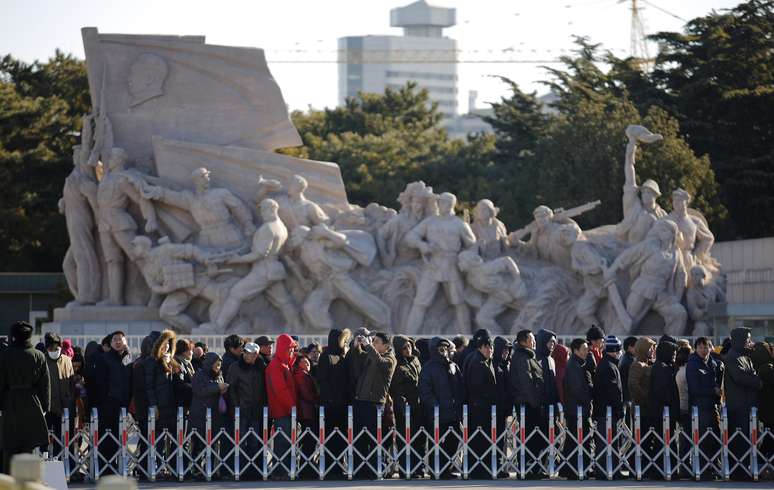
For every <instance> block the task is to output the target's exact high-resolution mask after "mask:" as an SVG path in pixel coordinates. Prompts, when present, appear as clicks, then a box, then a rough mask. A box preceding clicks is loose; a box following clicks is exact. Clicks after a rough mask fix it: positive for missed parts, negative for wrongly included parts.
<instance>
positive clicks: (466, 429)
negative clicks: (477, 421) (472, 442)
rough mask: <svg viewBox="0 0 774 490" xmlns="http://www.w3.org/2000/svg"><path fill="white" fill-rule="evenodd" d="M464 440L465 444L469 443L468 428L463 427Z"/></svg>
mask: <svg viewBox="0 0 774 490" xmlns="http://www.w3.org/2000/svg"><path fill="white" fill-rule="evenodd" d="M462 438H463V439H464V441H465V443H467V442H468V428H467V427H463V428H462Z"/></svg>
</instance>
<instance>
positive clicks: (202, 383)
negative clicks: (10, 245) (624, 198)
mask: <svg viewBox="0 0 774 490" xmlns="http://www.w3.org/2000/svg"><path fill="white" fill-rule="evenodd" d="M31 338H32V328H31V327H30V326H29V325H28V324H26V323H24V322H18V323H16V324H14V325H13V326H12V328H11V335H10V337H9V341H8V344H7V346H4V348H3V349H2V350H1V351H0V408H2V419H3V420H2V434H0V444H1V445H2V449H3V465H4V466H3V469H5V470H7V468H8V466H7V465H8V461H9V460H10V457H11V456H12V455H13V454H16V453H20V452H29V451H31V450H33V449H35V448H37V447H41V448H44V449H45V448H47V447H48V446H49V444H50V441H49V438H48V434H49V431H52V432H53V433H55V434H59V433H60V431H61V429H62V423H63V414H64V411H65V409H67V410H68V411H69V414H70V417H69V423H70V431H71V433H75V431H77V430H78V429H80V428H82V427H84V426H85V424H86V423H88V418H89V414H90V413H91V410H92V409H93V408H97V409H98V413H99V430H100V433H102V434H105V433H106V432H108V431H109V432H110V433H112V434H118V433H119V424H120V416H121V410H122V409H126V410H128V412H129V413H131V415H132V417H133V418H134V419H135V421H136V422H137V425H138V428H139V431H140V432H141V433H142V434H143V436H145V438H144V440H143V439H141V442H140V450H141V452H142V451H143V450H144V449H145V448H146V447H147V443H146V442H144V441H149V440H151V439H149V438H148V437H147V436H148V430H149V414H151V416H152V417H153V418H154V420H155V426H153V427H152V428H153V429H155V431H156V434H157V437H156V440H157V441H158V439H159V438H158V434H161V433H163V431H164V430H168V431H170V432H171V433H173V434H174V433H175V431H176V427H177V417H178V410H179V407H182V409H183V412H184V419H185V421H186V424H187V427H188V429H189V430H196V431H197V432H198V434H204V433H205V430H206V422H207V413H208V412H209V414H210V421H211V429H212V433H213V434H217V433H218V432H219V431H220V430H221V429H225V430H226V431H228V432H230V433H233V432H234V430H235V428H236V427H235V420H237V418H236V417H235V414H236V409H237V408H238V409H239V417H238V423H239V426H238V428H239V432H240V433H241V434H243V435H245V434H248V433H249V432H250V430H251V429H252V430H253V431H254V432H255V433H256V434H261V433H262V428H263V426H264V420H263V417H264V407H268V417H269V420H267V421H266V423H267V425H270V426H272V427H273V428H274V430H275V431H277V432H278V433H281V434H285V435H287V434H290V432H291V429H292V427H291V425H292V417H291V413H292V410H293V407H295V409H296V422H297V423H298V424H299V427H298V429H299V430H300V431H301V433H303V431H304V430H305V429H309V430H310V431H311V434H317V433H318V430H319V429H320V427H319V425H318V424H319V421H320V418H319V409H320V407H324V414H325V417H324V421H325V433H326V434H328V436H327V440H326V447H327V448H328V449H329V451H330V454H332V455H341V454H344V452H345V451H344V449H345V448H346V445H347V442H346V439H345V437H346V436H345V435H344V434H346V429H347V424H348V407H350V406H351V407H352V413H353V414H354V429H355V431H354V433H355V435H357V434H359V433H360V431H361V430H362V429H367V430H368V431H369V432H370V433H371V434H376V428H377V424H378V423H379V421H381V424H382V431H383V433H387V432H386V431H389V430H390V429H393V428H394V429H395V430H396V433H397V434H400V435H401V436H404V435H405V434H406V433H407V429H408V431H409V432H408V433H409V434H414V436H413V440H412V441H411V446H412V447H413V448H414V450H415V451H416V454H418V455H423V454H426V453H427V448H428V447H429V444H431V441H429V440H428V437H427V435H430V434H433V426H434V420H435V416H436V411H437V417H438V424H439V429H440V433H441V434H447V433H448V432H449V431H452V432H456V433H458V434H459V433H461V431H462V421H463V406H464V405H467V407H468V427H469V430H470V434H471V436H470V440H469V450H470V451H471V452H472V453H473V454H474V455H479V456H480V455H483V454H485V453H486V451H487V450H488V448H490V447H491V446H492V444H491V440H490V439H489V437H490V434H489V428H490V426H491V424H492V407H493V406H494V407H496V417H495V418H496V421H495V422H496V425H497V433H498V434H502V433H503V431H504V430H505V428H506V427H507V424H508V423H509V418H510V417H511V415H512V413H514V409H515V410H516V412H517V414H518V415H517V421H518V418H519V415H520V413H521V410H522V407H523V413H524V422H523V423H524V429H525V433H526V434H527V435H528V438H527V442H526V448H527V450H528V451H529V454H530V456H531V457H532V458H540V457H541V452H542V451H544V450H545V448H546V440H545V439H544V438H543V437H541V436H540V435H539V434H537V433H533V431H534V430H535V429H537V430H539V431H540V432H541V433H542V434H548V425H549V413H553V414H554V416H555V417H556V423H557V424H560V425H564V426H565V427H567V428H568V430H567V437H566V438H565V440H564V444H563V447H562V448H561V451H562V452H563V453H564V454H565V455H566V456H567V457H568V458H569V456H571V455H573V454H577V451H578V450H579V447H578V446H579V445H581V446H582V447H583V448H584V449H585V450H586V452H587V454H590V455H591V454H595V453H594V451H593V446H595V445H598V446H599V447H601V446H604V445H605V443H606V442H605V440H604V439H603V437H604V433H605V432H604V430H602V429H598V431H597V433H596V436H595V437H594V438H583V439H582V440H578V439H576V438H575V437H574V436H573V435H574V434H575V433H576V428H582V433H583V434H588V433H589V430H590V429H591V428H592V427H593V424H596V426H597V427H598V428H604V427H606V424H607V423H608V411H609V416H610V420H611V422H612V427H613V428H616V427H618V426H619V424H626V425H627V426H628V427H630V429H631V426H632V424H634V423H635V420H638V421H639V423H640V428H641V433H642V434H644V436H643V442H642V449H643V451H644V452H645V453H646V454H647V455H649V456H650V457H651V458H654V457H655V455H656V454H657V452H658V450H659V444H660V445H661V447H663V444H664V443H663V440H661V439H658V437H659V436H660V435H661V434H662V430H663V427H662V424H663V420H664V418H663V416H664V412H665V410H666V412H667V413H668V415H669V424H670V429H671V431H672V433H674V429H675V427H676V424H680V426H682V427H683V428H690V427H691V426H692V412H693V407H696V408H697V409H698V425H699V429H700V433H701V434H704V433H707V432H712V433H714V434H715V435H717V434H718V433H719V430H720V427H719V420H720V412H719V410H720V407H721V403H724V404H725V407H726V410H727V415H728V424H729V425H728V428H729V432H730V433H734V432H735V431H736V430H737V429H739V430H741V431H742V432H743V433H749V420H750V419H749V417H750V411H751V409H752V408H753V407H757V408H758V417H759V419H760V421H761V423H762V424H763V425H764V426H765V427H767V428H768V429H769V430H774V364H773V363H774V351H773V350H772V346H771V345H769V344H768V343H766V342H757V343H753V340H752V338H751V334H750V331H749V330H748V329H745V328H736V329H734V330H732V331H731V335H730V338H729V339H726V341H724V342H723V345H722V347H721V348H719V349H716V348H715V347H714V346H713V343H712V340H711V339H709V338H705V337H699V338H696V339H695V340H694V341H693V343H692V344H691V343H689V342H688V341H687V340H680V339H674V338H671V337H669V336H667V335H664V336H662V337H661V338H660V339H658V341H656V340H653V339H651V338H649V337H646V336H642V337H639V338H637V337H627V338H625V339H623V340H621V339H619V338H617V337H616V336H613V335H605V333H604V332H603V331H602V330H601V329H600V328H598V327H591V328H590V329H589V330H588V332H587V333H586V336H585V338H577V339H575V340H573V341H572V342H570V343H569V345H562V344H560V343H558V339H557V336H556V335H555V334H554V333H552V332H550V331H547V330H539V331H538V332H535V333H533V332H532V331H529V330H522V331H520V332H518V334H517V335H516V338H515V340H514V341H513V342H512V343H511V342H510V341H509V340H508V339H506V338H504V337H493V336H491V335H490V334H489V332H488V331H487V330H483V329H482V330H478V331H477V332H475V334H474V335H473V336H472V338H471V339H468V338H466V337H463V336H458V337H455V338H453V339H446V338H442V337H434V338H430V339H428V338H418V339H412V338H409V337H407V336H404V335H394V336H390V335H388V334H386V333H383V332H370V331H369V330H368V329H366V328H361V329H359V330H357V331H356V332H354V333H353V332H351V331H350V330H349V329H346V328H345V329H332V330H331V331H330V334H329V335H328V342H327V344H326V345H324V346H321V345H319V344H316V343H312V344H310V345H308V346H300V345H299V343H298V341H297V337H295V338H294V337H293V336H291V335H289V334H282V335H279V336H278V337H277V338H276V340H274V339H272V338H270V337H267V336H260V337H258V338H255V339H246V338H242V337H240V336H238V335H230V336H228V337H226V338H225V340H224V349H225V352H224V354H223V355H222V356H221V355H220V354H218V353H216V352H212V351H210V350H209V349H208V346H207V345H206V344H203V343H200V342H197V343H195V342H193V341H191V340H188V339H182V338H178V336H177V335H176V334H175V333H174V332H173V331H171V330H165V331H163V332H153V333H151V334H150V335H148V336H147V337H145V338H144V339H143V341H142V345H141V352H140V354H139V356H138V357H136V358H134V359H131V357H132V356H131V355H130V353H129V349H128V347H127V342H126V336H125V334H124V333H123V332H120V331H117V332H113V333H112V334H111V335H108V336H106V337H105V338H104V339H102V342H101V344H97V343H96V342H92V343H90V344H89V345H87V346H86V348H85V350H83V351H81V350H80V348H77V347H76V348H73V347H72V345H70V343H69V342H68V341H67V340H62V339H61V338H60V337H59V336H58V335H56V334H54V333H47V334H46V335H45V336H44V342H43V343H41V344H39V345H38V346H35V347H34V346H33V345H32V343H31ZM407 407H408V408H409V410H408V412H409V417H408V418H407V416H406V415H407ZM551 407H553V409H552V408H551ZM627 407H638V409H637V410H638V411H634V410H628V408H627ZM665 407H666V408H665ZM550 410H553V411H552V412H551V411H550ZM560 413H563V417H562V418H560V417H559V415H560ZM637 414H638V415H639V417H636V415H637ZM478 427H480V428H481V429H482V430H480V431H477V428H478ZM422 428H424V429H425V430H424V431H422V430H420V429H422ZM614 430H615V429H614ZM594 439H596V441H595V440H594ZM718 440H719V439H717V438H715V437H704V438H703V439H702V440H701V449H702V451H703V453H704V454H705V457H707V458H712V456H711V455H713V454H716V452H717V447H718V444H719V443H718ZM395 441H396V442H395V443H396V444H397V446H398V447H396V448H394V449H395V450H396V451H401V450H403V448H404V447H405V444H406V443H405V439H403V438H395ZM659 441H661V442H660V443H659ZM686 441H687V439H686ZM162 442H163V441H162ZM764 442H765V444H767V448H765V450H766V451H769V453H771V452H772V451H774V448H772V446H773V445H774V436H769V438H768V440H766V441H764ZM157 444H159V443H158V442H157ZM191 444H192V447H193V451H194V453H196V448H197V447H198V448H199V449H201V448H202V447H203V445H204V444H205V443H204V439H203V438H192V443H191ZM229 444H231V445H232V446H231V447H229ZM240 444H241V445H242V446H243V447H242V449H243V451H245V453H246V454H255V453H257V452H258V447H259V438H258V437H244V439H243V441H240ZM316 444H317V443H316V440H314V439H312V438H311V437H306V438H301V440H300V442H299V451H300V452H301V454H303V455H305V457H306V458H312V457H313V455H314V452H315V448H316ZM383 444H391V443H390V442H383ZM459 444H460V438H458V437H444V438H442V441H441V448H442V449H443V451H442V452H441V459H442V461H441V467H442V468H445V470H444V471H443V473H442V474H441V475H440V477H442V478H452V477H456V475H455V474H454V473H453V465H449V464H447V463H448V462H449V460H450V459H451V458H454V457H455V456H454V455H455V454H456V452H457V449H458V447H459ZM498 444H499V445H500V448H501V451H503V453H504V451H505V438H502V439H501V441H500V442H499V443H498ZM670 444H674V447H673V453H671V454H674V455H677V454H683V453H684V451H685V450H686V447H685V446H687V445H686V444H682V445H681V444H680V443H679V442H675V439H673V440H672V442H671V443H670ZM290 445H291V440H290V438H289V437H276V438H275V439H274V448H273V452H274V454H275V455H277V458H278V460H279V461H280V462H282V465H280V467H279V468H278V470H277V471H275V472H273V473H272V476H273V477H276V478H279V479H286V478H288V471H289V469H290V464H289V462H288V460H289V458H290V452H289V451H287V449H288V448H289V447H290ZM375 445H376V440H375V439H373V438H371V437H356V440H355V447H356V448H357V451H358V455H359V457H360V458H361V459H362V460H363V461H365V462H367V463H369V464H364V465H359V466H358V468H359V470H358V471H357V474H356V477H359V478H373V477H374V476H375V474H374V470H375V469H376V463H375V456H374V454H375V452H374V451H373V449H374V447H375ZM678 446H679V447H678ZM746 447H747V449H749V443H748V444H747V446H746ZM231 448H233V442H231V441H230V440H228V439H226V440H221V441H220V443H219V451H220V453H221V454H227V453H228V452H229V450H230V449H231ZM156 449H157V452H158V453H159V454H161V455H163V453H164V451H165V449H164V447H163V445H160V446H158V447H157V448H156ZM117 450H118V439H114V438H113V437H106V436H104V435H103V438H102V439H101V440H100V441H99V451H100V453H101V454H103V455H108V456H107V457H108V458H109V455H112V454H115V453H116V451H117ZM55 451H56V448H55ZM730 451H732V452H733V453H734V454H735V455H737V456H738V458H739V459H740V460H741V459H743V458H744V457H745V456H744V453H745V451H746V449H745V447H744V445H743V444H741V439H740V438H737V439H736V440H735V441H734V442H732V444H731V446H730ZM592 457H597V458H603V457H605V453H604V452H603V451H598V452H597V453H596V454H595V455H594V456H592ZM616 457H618V454H617V453H616ZM748 457H749V456H748ZM333 459H334V460H335V459H336V458H333ZM414 459H415V460H416V464H413V465H412V467H411V468H408V469H407V471H409V472H410V473H411V476H414V477H422V476H427V474H428V468H427V467H426V466H425V465H424V464H423V462H422V458H421V456H420V457H418V458H414ZM329 465H330V466H331V467H332V469H331V470H330V473H329V474H328V476H329V477H337V476H338V477H342V476H344V475H343V470H342V466H340V465H337V464H335V461H334V462H331V463H329ZM590 467H593V465H592V466H590ZM600 467H604V464H601V465H600ZM613 467H614V468H617V467H619V465H618V464H617V462H614V464H613ZM533 468H538V469H535V470H533V471H531V472H530V475H529V476H530V477H533V478H541V477H544V476H546V475H545V474H544V473H543V470H542V469H540V467H539V466H537V465H536V466H534V467H533ZM707 468H709V469H707V470H706V471H705V473H706V474H703V475H702V476H705V477H707V478H714V477H715V475H713V474H712V469H711V468H712V465H708V466H707ZM310 469H311V468H309V467H307V468H306V470H310ZM737 473H739V471H738V468H737V471H735V474H734V476H737ZM562 475H563V476H566V477H568V478H577V477H578V476H579V475H577V473H574V472H573V471H571V470H570V468H569V465H567V466H565V467H564V468H563V473H562ZM299 476H301V477H303V476H304V473H303V472H302V473H301V475H299ZM310 476H312V475H310ZM314 476H316V474H315V475H314ZM492 476H493V475H491V474H490V472H489V470H488V469H487V467H486V465H485V464H480V465H476V466H475V467H474V468H473V469H472V471H471V473H470V477H471V478H491V477H492ZM497 476H498V477H505V476H507V475H505V474H501V475H497ZM583 476H584V477H588V476H594V475H591V474H589V475H583ZM597 476H602V477H604V475H597ZM616 476H621V475H616ZM645 476H650V477H657V476H658V475H657V474H655V473H654V472H653V471H650V473H649V474H646V475H645ZM741 476H743V475H741ZM78 477H79V475H75V479H77V478H78Z"/></svg>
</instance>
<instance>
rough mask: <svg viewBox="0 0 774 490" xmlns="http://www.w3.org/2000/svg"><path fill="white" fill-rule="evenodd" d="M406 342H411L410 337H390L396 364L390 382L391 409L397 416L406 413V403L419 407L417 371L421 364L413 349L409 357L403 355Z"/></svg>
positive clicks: (418, 371) (415, 407) (414, 407)
mask: <svg viewBox="0 0 774 490" xmlns="http://www.w3.org/2000/svg"><path fill="white" fill-rule="evenodd" d="M407 343H411V339H409V338H408V337H406V336H404V335H396V336H394V337H393V338H392V345H393V346H394V347H395V359H396V361H397V365H396V367H395V373H394V374H393V376H392V382H391V383H390V397H391V398H392V402H393V404H394V406H393V409H394V411H395V413H396V414H397V415H398V416H399V417H402V416H403V415H404V414H405V413H406V405H407V404H408V405H409V406H411V408H412V409H414V410H416V409H417V408H418V407H419V373H420V371H421V370H422V366H421V365H420V364H419V359H417V356H415V355H414V354H413V350H412V355H411V356H410V357H406V356H404V355H403V353H402V352H401V351H402V350H403V348H404V347H405V346H406V344H407ZM412 346H413V343H412Z"/></svg>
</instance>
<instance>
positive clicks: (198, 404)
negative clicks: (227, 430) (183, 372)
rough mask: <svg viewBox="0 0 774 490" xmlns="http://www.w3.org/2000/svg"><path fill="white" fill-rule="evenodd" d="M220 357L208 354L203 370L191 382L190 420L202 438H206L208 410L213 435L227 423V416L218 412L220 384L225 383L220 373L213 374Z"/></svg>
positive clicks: (213, 353)
mask: <svg viewBox="0 0 774 490" xmlns="http://www.w3.org/2000/svg"><path fill="white" fill-rule="evenodd" d="M220 360H221V359H220V356H219V355H218V354H216V353H215V352H208V353H206V354H205V355H204V358H203V359H202V369H201V370H200V371H197V373H196V374H194V377H193V381H192V382H191V391H192V393H193V399H192V400H191V412H190V414H189V419H190V421H191V425H192V426H193V427H194V428H195V429H197V430H198V431H199V434H201V435H202V437H205V432H204V430H205V428H206V425H207V409H208V408H209V409H210V411H211V416H212V433H213V434H215V433H216V432H217V431H219V430H220V429H221V427H223V425H224V423H225V414H221V413H220V410H218V405H219V401H220V396H221V395H220V388H219V386H218V384H219V383H222V382H223V376H222V375H221V372H220V371H218V373H217V374H215V373H213V372H212V367H213V366H214V365H215V363H216V362H217V361H220Z"/></svg>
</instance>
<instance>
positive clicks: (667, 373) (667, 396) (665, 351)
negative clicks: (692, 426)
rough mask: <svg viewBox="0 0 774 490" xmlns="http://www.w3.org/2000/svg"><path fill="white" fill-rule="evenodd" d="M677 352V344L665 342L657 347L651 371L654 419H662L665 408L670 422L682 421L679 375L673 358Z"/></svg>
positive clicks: (651, 406)
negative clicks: (678, 386) (676, 378)
mask: <svg viewBox="0 0 774 490" xmlns="http://www.w3.org/2000/svg"><path fill="white" fill-rule="evenodd" d="M676 352H677V344H673V343H672V342H669V341H663V342H661V343H659V344H658V347H656V362H655V363H654V364H653V367H652V368H651V371H650V404H649V405H648V407H649V409H650V411H649V414H650V416H651V417H653V418H654V419H658V418H661V417H662V416H663V414H664V408H665V407H667V408H669V420H670V422H671V423H674V422H676V421H678V420H680V392H679V391H678V388H677V381H676V380H675V375H676V374H677V372H676V369H675V367H674V363H673V362H672V358H673V357H674V355H675V353H676Z"/></svg>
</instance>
